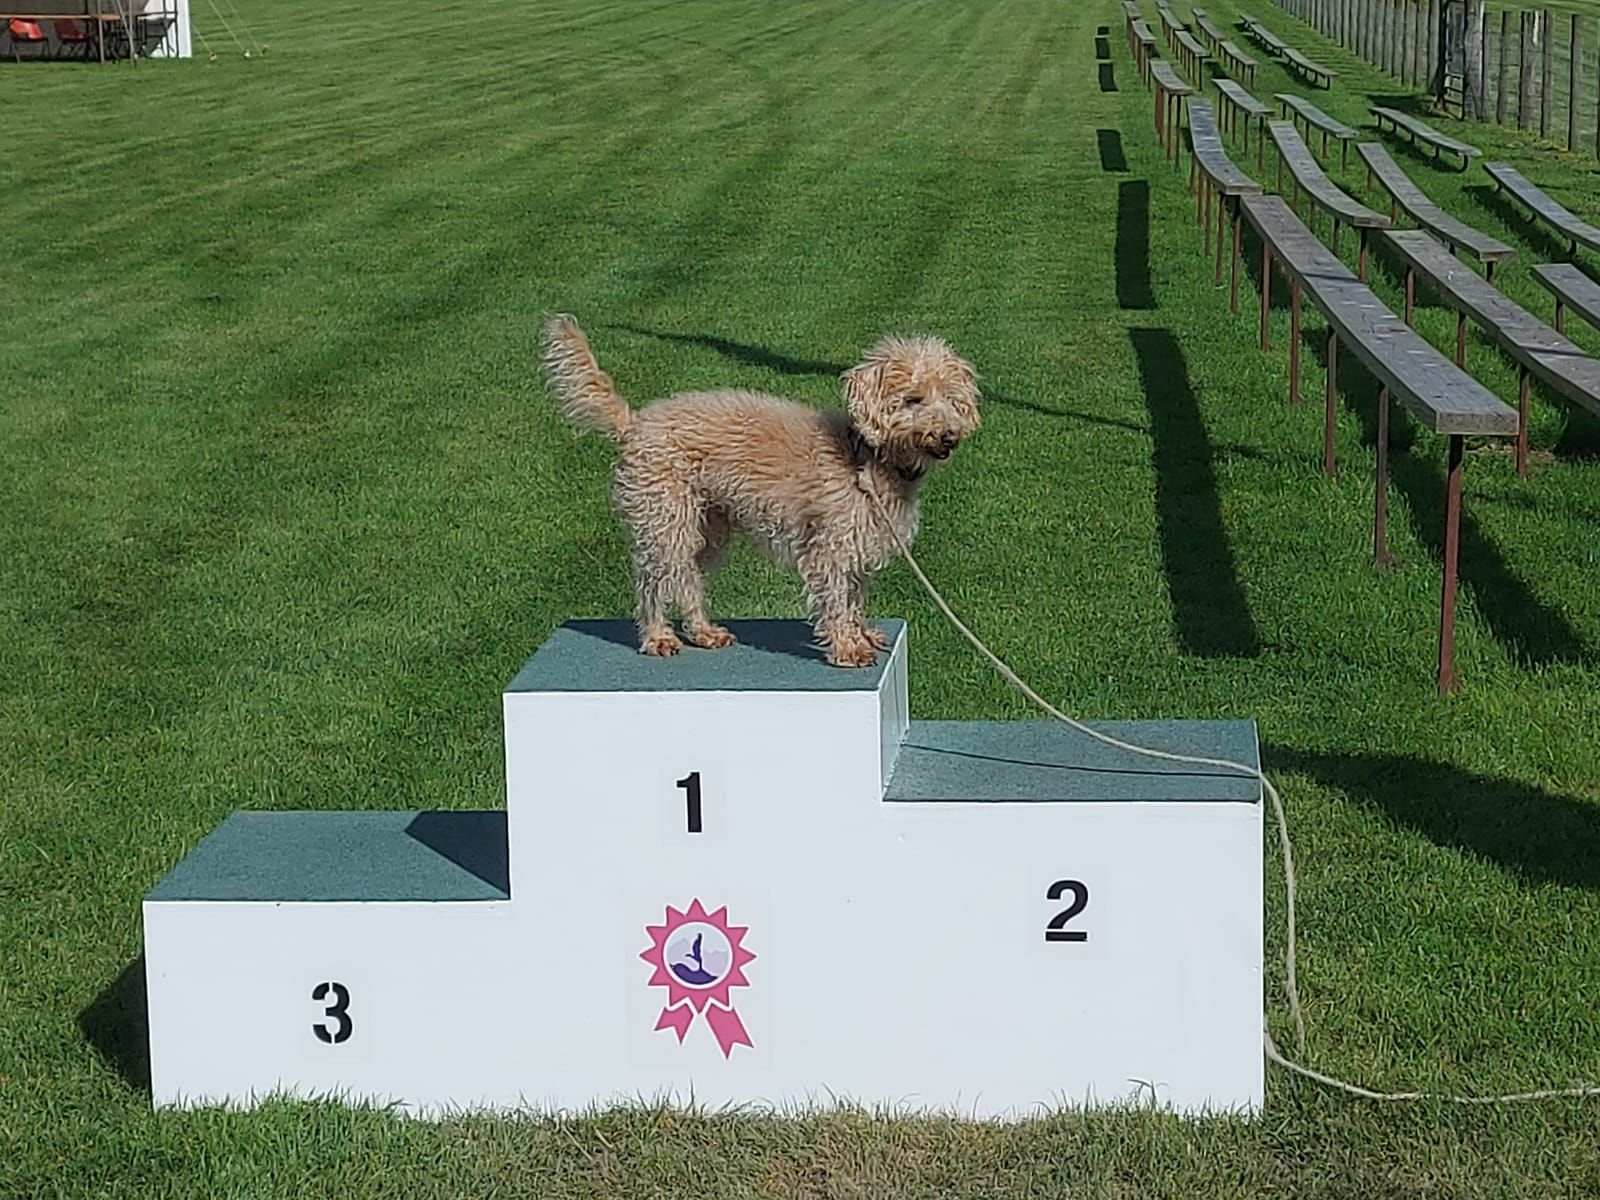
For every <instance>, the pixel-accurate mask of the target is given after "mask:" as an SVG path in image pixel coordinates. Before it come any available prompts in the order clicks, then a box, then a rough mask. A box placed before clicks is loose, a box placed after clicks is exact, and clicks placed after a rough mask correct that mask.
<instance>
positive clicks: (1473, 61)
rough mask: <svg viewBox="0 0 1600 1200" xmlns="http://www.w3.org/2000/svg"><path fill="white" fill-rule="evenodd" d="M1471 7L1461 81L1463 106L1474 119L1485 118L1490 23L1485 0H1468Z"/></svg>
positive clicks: (1467, 21) (1469, 9) (1468, 14)
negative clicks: (1485, 65)
mask: <svg viewBox="0 0 1600 1200" xmlns="http://www.w3.org/2000/svg"><path fill="white" fill-rule="evenodd" d="M1467 2H1468V4H1469V5H1470V7H1469V8H1468V9H1467V11H1466V18H1467V20H1466V25H1467V29H1466V35H1467V36H1466V42H1467V44H1466V46H1465V47H1463V49H1464V50H1465V51H1466V54H1467V72H1466V77H1465V78H1464V79H1463V80H1462V81H1461V107H1462V109H1463V110H1464V111H1465V112H1467V113H1469V114H1471V116H1472V119H1473V120H1474V121H1481V120H1483V119H1484V112H1485V109H1484V99H1483V89H1484V78H1483V47H1484V44H1485V42H1486V41H1487V39H1488V31H1487V29H1486V28H1485V27H1486V25H1487V24H1488V19H1487V14H1486V12H1485V8H1484V4H1483V0H1477V3H1472V0H1467Z"/></svg>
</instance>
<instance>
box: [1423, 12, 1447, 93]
mask: <svg viewBox="0 0 1600 1200" xmlns="http://www.w3.org/2000/svg"><path fill="white" fill-rule="evenodd" d="M1442 19H1443V13H1440V11H1438V0H1427V58H1426V59H1424V62H1426V64H1427V90H1429V91H1430V93H1434V96H1435V98H1437V99H1438V106H1440V107H1445V69H1443V64H1442V62H1440V61H1438V40H1440V32H1442V30H1440V27H1438V22H1440V21H1442Z"/></svg>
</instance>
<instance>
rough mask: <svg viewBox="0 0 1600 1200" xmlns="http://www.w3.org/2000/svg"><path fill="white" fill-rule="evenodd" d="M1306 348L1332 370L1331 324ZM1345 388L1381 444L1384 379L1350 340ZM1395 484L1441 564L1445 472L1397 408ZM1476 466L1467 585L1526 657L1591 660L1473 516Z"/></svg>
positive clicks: (1464, 513)
mask: <svg viewBox="0 0 1600 1200" xmlns="http://www.w3.org/2000/svg"><path fill="white" fill-rule="evenodd" d="M1301 341H1302V342H1303V344H1304V345H1305V348H1306V351H1307V353H1308V354H1309V355H1310V357H1311V358H1312V359H1314V360H1315V361H1316V362H1317V363H1318V364H1319V365H1320V366H1321V367H1322V368H1323V370H1326V369H1327V331H1326V330H1325V329H1324V328H1322V327H1321V326H1320V325H1319V326H1317V327H1316V328H1314V329H1305V330H1303V331H1302V332H1301ZM1339 391H1340V393H1341V395H1342V397H1343V401H1344V405H1345V407H1346V408H1347V409H1348V410H1349V411H1350V412H1352V413H1354V414H1355V415H1356V417H1357V418H1358V419H1359V420H1360V422H1361V444H1362V445H1363V446H1365V447H1367V448H1368V449H1373V448H1375V447H1376V446H1377V443H1378V407H1377V396H1378V382H1377V380H1375V379H1373V377H1372V376H1371V375H1370V374H1368V373H1367V369H1366V368H1365V367H1364V366H1362V365H1361V363H1360V362H1358V361H1357V360H1356V359H1355V358H1354V357H1353V356H1352V355H1351V354H1350V353H1349V352H1348V351H1347V350H1346V349H1345V348H1344V346H1343V345H1341V346H1340V348H1339ZM1389 415H1390V422H1389V447H1390V455H1389V483H1390V486H1391V487H1392V488H1394V489H1395V490H1397V491H1398V492H1399V493H1400V494H1401V495H1403V496H1404V497H1405V500H1406V510H1407V512H1408V513H1409V514H1410V518H1411V528H1412V532H1413V534H1414V535H1415V537H1416V539H1417V541H1418V542H1420V543H1421V544H1422V545H1423V546H1424V547H1426V549H1427V551H1428V554H1429V557H1430V558H1431V559H1432V561H1433V562H1434V563H1439V562H1442V561H1443V558H1444V473H1443V472H1442V471H1441V470H1440V469H1439V468H1438V467H1437V466H1436V465H1435V464H1434V463H1432V462H1430V461H1427V460H1425V459H1423V458H1422V457H1420V456H1418V455H1413V454H1410V453H1407V451H1409V450H1410V449H1411V447H1412V445H1413V444H1414V443H1415V442H1416V441H1417V439H1418V437H1419V434H1418V431H1417V428H1416V426H1415V425H1413V424H1412V422H1411V420H1410V418H1409V417H1408V415H1407V414H1406V412H1405V410H1404V409H1403V408H1402V407H1401V406H1400V405H1399V404H1395V405H1392V406H1391V408H1390V414H1389ZM1471 478H1472V471H1471V469H1470V466H1469V467H1468V469H1467V470H1466V472H1465V475H1464V484H1465V489H1466V491H1467V494H1466V496H1465V497H1464V499H1463V503H1462V506H1461V546H1460V555H1459V557H1458V559H1457V572H1458V574H1459V577H1460V580H1461V584H1462V586H1463V587H1464V588H1465V589H1466V590H1468V591H1470V592H1471V593H1472V595H1473V598H1474V599H1475V600H1476V601H1477V608H1478V611H1479V613H1480V614H1481V615H1482V617H1483V620H1484V623H1485V624H1486V625H1488V627H1489V632H1490V634H1491V636H1493V637H1494V639H1495V640H1496V641H1498V642H1499V643H1500V644H1501V645H1503V646H1504V647H1505V648H1506V649H1507V650H1508V651H1509V652H1510V653H1511V655H1512V656H1513V657H1514V658H1516V659H1517V660H1518V661H1519V662H1522V663H1525V664H1529V665H1537V666H1548V665H1550V664H1553V663H1588V662H1591V661H1593V660H1594V655H1593V653H1592V652H1591V650H1590V648H1589V646H1588V645H1587V644H1586V643H1585V641H1584V640H1583V638H1582V637H1581V636H1580V635H1579V634H1578V632H1577V630H1575V629H1574V628H1573V627H1572V625H1571V623H1570V622H1569V621H1568V620H1567V619H1566V618H1565V617H1564V616H1562V615H1561V613H1560V612H1558V611H1557V610H1556V609H1554V608H1552V607H1550V605H1548V604H1546V603H1545V602H1544V601H1542V600H1540V599H1539V597H1538V596H1536V595H1535V594H1534V593H1533V591H1532V589H1530V588H1529V587H1528V585H1527V584H1526V583H1525V582H1524V581H1523V580H1522V579H1521V578H1520V577H1519V576H1518V575H1517V574H1516V572H1515V571H1513V570H1512V569H1511V565H1510V564H1509V563H1508V562H1507V561H1506V559H1505V556H1504V555H1502V554H1501V553H1500V550H1499V548H1498V547H1496V546H1495V544H1494V542H1493V541H1491V540H1490V538H1489V537H1488V536H1487V535H1486V534H1485V533H1484V532H1483V530H1482V529H1481V528H1480V527H1479V526H1478V523H1477V521H1476V520H1475V519H1474V518H1473V516H1472V496H1471V493H1470V488H1471V482H1470V481H1471Z"/></svg>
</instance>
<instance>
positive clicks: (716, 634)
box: [685, 625, 739, 650]
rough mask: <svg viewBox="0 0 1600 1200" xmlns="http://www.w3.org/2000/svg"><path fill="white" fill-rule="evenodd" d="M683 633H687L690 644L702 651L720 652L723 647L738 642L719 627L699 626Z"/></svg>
mask: <svg viewBox="0 0 1600 1200" xmlns="http://www.w3.org/2000/svg"><path fill="white" fill-rule="evenodd" d="M685 632H687V633H688V635H689V640H690V641H691V642H693V643H694V644H695V645H696V646H699V647H700V648H701V649H704V650H721V649H722V648H723V647H724V646H731V645H733V644H734V642H736V641H738V640H739V639H738V638H736V637H734V636H733V634H732V633H730V632H728V630H726V629H724V628H723V627H722V626H721V625H700V626H696V627H694V628H691V629H688V630H686V631H685Z"/></svg>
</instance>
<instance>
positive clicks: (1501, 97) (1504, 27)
mask: <svg viewBox="0 0 1600 1200" xmlns="http://www.w3.org/2000/svg"><path fill="white" fill-rule="evenodd" d="M1510 41H1511V10H1510V9H1506V10H1505V11H1503V12H1502V13H1501V14H1500V62H1499V70H1498V71H1497V72H1496V75H1495V80H1496V82H1495V93H1494V119H1495V122H1496V123H1497V124H1500V125H1504V124H1505V123H1506V93H1507V92H1508V91H1510V88H1509V86H1508V85H1509V84H1510V82H1511V57H1510V56H1509V55H1508V54H1507V53H1506V45H1507V43H1509V42H1510Z"/></svg>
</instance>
